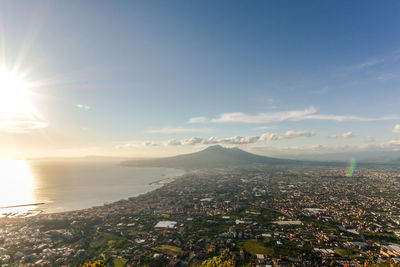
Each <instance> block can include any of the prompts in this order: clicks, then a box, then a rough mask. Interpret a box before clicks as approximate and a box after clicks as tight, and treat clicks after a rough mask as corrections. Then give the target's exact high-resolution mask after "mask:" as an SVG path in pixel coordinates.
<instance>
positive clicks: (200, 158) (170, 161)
mask: <svg viewBox="0 0 400 267" xmlns="http://www.w3.org/2000/svg"><path fill="white" fill-rule="evenodd" d="M295 163H301V161H298V160H288V159H278V158H270V157H264V156H260V155H256V154H252V153H249V152H246V151H243V150H241V149H239V148H226V147H222V146H220V145H214V146H210V147H208V148H206V149H204V150H201V151H199V152H195V153H191V154H184V155H178V156H174V157H168V158H157V159H146V160H128V161H124V162H123V163H122V164H123V165H126V166H137V167H169V168H180V169H203V168H223V167H235V166H244V165H252V164H295Z"/></svg>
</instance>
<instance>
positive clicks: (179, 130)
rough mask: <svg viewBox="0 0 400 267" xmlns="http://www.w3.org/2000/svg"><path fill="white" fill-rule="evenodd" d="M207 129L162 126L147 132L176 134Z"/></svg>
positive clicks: (199, 131)
mask: <svg viewBox="0 0 400 267" xmlns="http://www.w3.org/2000/svg"><path fill="white" fill-rule="evenodd" d="M205 131H207V129H196V128H182V127H178V128H162V129H159V130H147V131H145V133H147V134H176V133H201V132H205Z"/></svg>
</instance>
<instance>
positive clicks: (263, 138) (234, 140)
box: [166, 130, 315, 146]
mask: <svg viewBox="0 0 400 267" xmlns="http://www.w3.org/2000/svg"><path fill="white" fill-rule="evenodd" d="M314 135H315V132H312V131H299V132H296V131H292V130H289V131H287V132H286V133H284V134H283V135H281V136H279V135H277V134H275V133H265V134H262V135H260V136H232V137H227V138H222V139H218V138H217V137H215V136H213V137H210V138H209V139H206V140H203V139H202V138H199V137H192V138H190V139H186V140H177V139H173V140H169V141H167V142H166V145H167V146H183V145H196V144H200V143H203V144H204V145H211V144H227V145H246V144H254V143H258V142H270V141H277V140H284V139H293V138H297V137H312V136H314Z"/></svg>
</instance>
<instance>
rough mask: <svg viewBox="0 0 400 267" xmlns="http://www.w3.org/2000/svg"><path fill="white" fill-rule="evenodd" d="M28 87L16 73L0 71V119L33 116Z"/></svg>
mask: <svg viewBox="0 0 400 267" xmlns="http://www.w3.org/2000/svg"><path fill="white" fill-rule="evenodd" d="M31 96H32V93H31V92H30V87H29V85H28V83H26V82H24V80H23V79H22V77H21V76H19V75H18V74H16V73H11V72H7V71H6V70H0V117H2V118H3V119H4V118H6V119H13V118H16V117H21V116H30V115H33V114H32V113H33V111H34V110H33V106H32V104H31Z"/></svg>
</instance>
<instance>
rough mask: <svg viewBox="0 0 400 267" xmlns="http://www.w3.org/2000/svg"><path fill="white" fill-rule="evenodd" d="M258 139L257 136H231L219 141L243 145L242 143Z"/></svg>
mask: <svg viewBox="0 0 400 267" xmlns="http://www.w3.org/2000/svg"><path fill="white" fill-rule="evenodd" d="M259 139H260V137H259V136H245V137H242V136H232V137H229V138H224V139H221V140H220V141H219V142H220V143H222V144H230V145H244V144H253V143H256V142H258V140H259Z"/></svg>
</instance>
